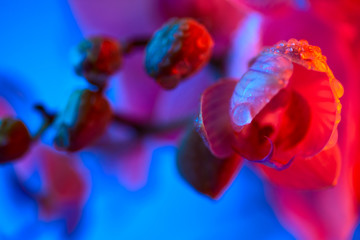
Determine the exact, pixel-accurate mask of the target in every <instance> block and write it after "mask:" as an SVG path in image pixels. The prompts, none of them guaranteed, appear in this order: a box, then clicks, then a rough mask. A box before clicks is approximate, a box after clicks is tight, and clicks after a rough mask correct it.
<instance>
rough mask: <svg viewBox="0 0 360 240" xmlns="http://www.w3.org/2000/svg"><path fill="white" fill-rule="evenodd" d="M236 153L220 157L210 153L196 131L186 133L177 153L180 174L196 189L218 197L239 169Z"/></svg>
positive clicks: (215, 197)
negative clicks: (223, 157)
mask: <svg viewBox="0 0 360 240" xmlns="http://www.w3.org/2000/svg"><path fill="white" fill-rule="evenodd" d="M241 164H242V159H241V158H240V157H239V156H237V155H232V156H231V157H228V158H225V159H220V158H217V157H215V156H213V155H212V154H211V152H210V151H209V149H208V148H207V147H206V146H205V145H204V143H203V141H202V139H201V137H200V136H199V134H198V133H197V132H195V131H194V130H193V131H190V132H189V133H187V136H186V137H185V139H184V141H183V144H182V145H181V147H180V150H179V152H178V155H177V166H178V169H179V171H180V174H181V175H182V176H183V177H184V178H185V180H186V181H188V182H189V183H190V184H191V185H192V186H193V187H194V188H195V189H196V190H197V191H199V192H201V193H203V194H205V195H208V196H209V197H211V198H213V199H218V198H220V197H221V196H222V194H223V192H224V191H225V190H226V189H227V188H228V186H229V184H230V183H231V182H232V181H233V179H234V177H235V176H236V175H237V173H238V172H239V170H240V167H241Z"/></svg>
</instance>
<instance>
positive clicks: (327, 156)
mask: <svg viewBox="0 0 360 240" xmlns="http://www.w3.org/2000/svg"><path fill="white" fill-rule="evenodd" d="M258 167H259V168H260V170H261V172H262V173H263V174H264V175H265V176H266V178H267V179H268V180H269V181H271V182H273V183H275V184H277V185H281V186H284V187H289V188H297V189H321V188H326V187H330V186H334V185H336V183H337V179H338V177H339V173H340V167H341V155H340V150H339V147H338V146H337V145H336V146H335V147H333V148H331V149H328V150H324V151H322V152H321V153H319V154H317V155H315V156H314V157H310V158H301V157H295V159H294V161H293V163H292V164H291V165H290V167H289V168H287V169H285V170H282V171H277V170H275V169H271V168H268V167H266V166H263V165H260V164H259V165H258Z"/></svg>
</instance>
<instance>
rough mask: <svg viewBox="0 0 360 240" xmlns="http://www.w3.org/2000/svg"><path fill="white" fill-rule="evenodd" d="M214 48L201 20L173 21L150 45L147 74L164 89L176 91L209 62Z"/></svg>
mask: <svg viewBox="0 0 360 240" xmlns="http://www.w3.org/2000/svg"><path fill="white" fill-rule="evenodd" d="M213 45H214V44H213V40H212V38H211V36H210V34H209V33H208V31H207V30H206V28H205V27H204V26H203V25H201V24H200V23H198V22H197V21H195V20H193V19H191V18H181V19H172V20H170V21H169V22H168V23H166V24H165V25H164V26H162V27H161V28H160V29H159V30H158V31H157V32H156V33H155V34H154V36H153V37H152V39H151V41H150V42H149V44H148V45H147V47H146V56H145V66H146V71H147V73H148V74H149V75H150V76H151V77H153V78H154V79H155V80H156V81H157V82H158V83H159V84H160V85H161V86H162V87H163V88H165V89H173V88H175V87H176V86H177V85H178V84H179V82H180V81H182V80H184V79H185V78H187V77H189V76H190V75H192V74H194V73H195V72H196V71H198V70H199V69H200V68H201V67H202V66H204V65H205V64H206V63H207V62H208V61H209V59H210V56H211V51H212V47H213Z"/></svg>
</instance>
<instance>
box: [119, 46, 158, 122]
mask: <svg viewBox="0 0 360 240" xmlns="http://www.w3.org/2000/svg"><path fill="white" fill-rule="evenodd" d="M143 61H144V54H143V52H138V53H134V54H132V55H130V56H128V57H127V58H126V61H124V66H123V70H122V72H121V74H120V76H119V78H116V79H114V81H115V82H114V83H115V86H116V93H115V98H116V100H115V109H116V111H119V112H121V113H123V114H127V115H129V116H131V117H133V118H135V119H138V120H142V121H150V119H151V118H152V116H153V111H154V107H155V106H156V103H157V99H158V97H159V94H161V92H162V91H164V90H162V89H161V88H160V87H159V86H158V84H157V83H156V82H155V81H154V79H152V78H151V77H149V76H148V75H147V74H146V72H145V68H144V62H143Z"/></svg>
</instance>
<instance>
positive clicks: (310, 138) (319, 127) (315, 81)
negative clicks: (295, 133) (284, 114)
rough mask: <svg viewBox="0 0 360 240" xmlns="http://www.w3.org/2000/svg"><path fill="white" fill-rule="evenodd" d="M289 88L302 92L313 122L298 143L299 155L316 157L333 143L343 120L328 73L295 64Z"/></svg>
mask: <svg viewBox="0 0 360 240" xmlns="http://www.w3.org/2000/svg"><path fill="white" fill-rule="evenodd" d="M289 88H290V89H293V90H294V91H296V92H297V93H299V94H300V95H301V96H302V97H303V98H304V99H305V100H306V102H307V103H308V104H309V106H310V115H311V122H310V125H309V129H308V131H307V133H306V135H305V136H304V139H303V140H302V141H301V143H300V144H299V145H298V146H297V149H298V150H297V151H296V152H297V154H298V155H299V156H302V157H309V156H313V155H315V154H316V153H318V152H320V151H321V150H322V149H323V148H324V147H325V146H326V144H327V143H328V142H329V140H330V137H331V135H332V134H333V132H334V131H336V126H337V123H339V121H340V115H339V114H338V107H339V108H341V106H339V105H338V102H337V99H336V96H335V94H334V93H333V90H332V88H331V85H330V80H329V77H328V75H327V74H326V73H323V72H317V71H312V70H308V69H306V68H304V67H303V66H301V65H298V64H296V63H294V74H293V75H292V77H291V79H290V84H289Z"/></svg>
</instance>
